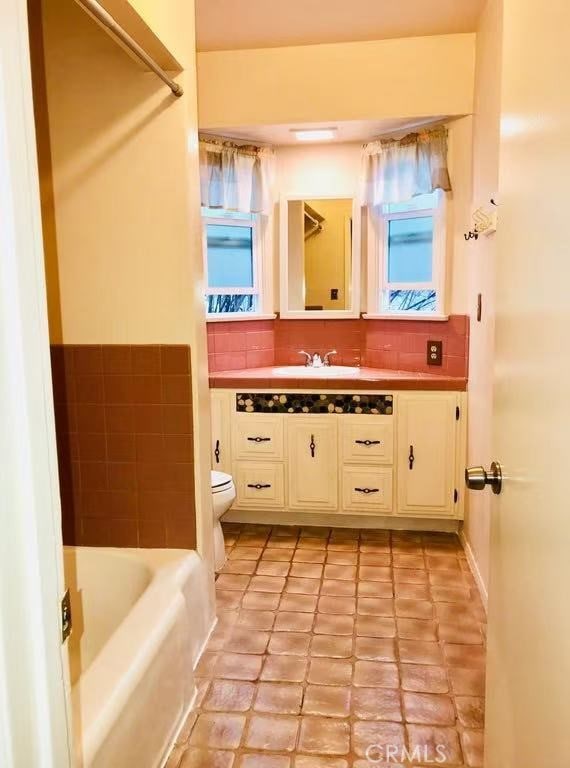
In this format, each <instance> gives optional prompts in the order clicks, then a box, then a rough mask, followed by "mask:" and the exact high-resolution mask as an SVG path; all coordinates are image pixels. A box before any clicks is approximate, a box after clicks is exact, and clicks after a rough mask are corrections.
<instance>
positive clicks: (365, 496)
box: [342, 467, 392, 515]
mask: <svg viewBox="0 0 570 768" xmlns="http://www.w3.org/2000/svg"><path fill="white" fill-rule="evenodd" d="M342 499H343V509H345V510H350V511H352V512H368V513H370V514H377V515H382V514H389V513H391V512H392V470H391V469H373V468H371V467H344V469H343V472H342Z"/></svg>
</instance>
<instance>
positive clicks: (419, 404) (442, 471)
mask: <svg viewBox="0 0 570 768" xmlns="http://www.w3.org/2000/svg"><path fill="white" fill-rule="evenodd" d="M398 403H399V407H398V513H399V514H401V515H433V516H439V517H441V516H446V517H452V516H454V514H455V502H454V478H455V452H456V431H457V429H456V426H457V422H456V417H455V409H456V407H457V396H456V395H455V394H454V393H447V392H434V393H427V392H420V393H409V394H408V393H406V394H404V393H402V394H400V396H399V398H398Z"/></svg>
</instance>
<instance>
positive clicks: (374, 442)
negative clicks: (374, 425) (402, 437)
mask: <svg viewBox="0 0 570 768" xmlns="http://www.w3.org/2000/svg"><path fill="white" fill-rule="evenodd" d="M354 442H355V443H356V444H357V445H382V440H355V441H354Z"/></svg>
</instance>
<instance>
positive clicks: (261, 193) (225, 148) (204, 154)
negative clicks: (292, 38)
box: [200, 137, 274, 214]
mask: <svg viewBox="0 0 570 768" xmlns="http://www.w3.org/2000/svg"><path fill="white" fill-rule="evenodd" d="M273 175H274V152H273V150H271V149H266V148H262V147H255V146H239V145H237V144H234V143H232V142H230V141H225V140H217V139H211V138H205V137H200V194H201V200H202V205H203V206H205V207H207V208H224V209H225V210H228V211H239V212H240V213H264V214H269V213H270V212H271V206H272V203H273Z"/></svg>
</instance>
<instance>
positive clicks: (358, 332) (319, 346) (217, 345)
mask: <svg viewBox="0 0 570 768" xmlns="http://www.w3.org/2000/svg"><path fill="white" fill-rule="evenodd" d="M428 340H432V341H433V340H435V341H442V342H443V365H442V366H441V367H431V366H428V365H427V362H426V346H427V342H428ZM300 349H305V350H307V352H320V353H321V354H324V353H325V352H327V351H328V350H329V349H336V350H337V352H338V354H337V356H336V357H335V358H334V361H335V363H336V364H337V365H362V366H369V367H371V368H383V369H388V370H402V371H413V372H417V373H441V374H442V375H446V376H459V377H467V374H468V361H469V317H468V316H467V315H452V316H451V317H450V318H449V320H447V321H445V322H435V321H434V322H429V321H425V320H365V319H363V318H357V319H354V320H281V319H277V320H258V321H256V320H248V321H245V322H239V323H237V322H228V323H208V351H209V356H208V361H209V367H210V372H216V371H231V370H241V369H244V368H264V367H266V366H272V365H302V364H303V359H302V357H301V356H300V355H299V350H300Z"/></svg>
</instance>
